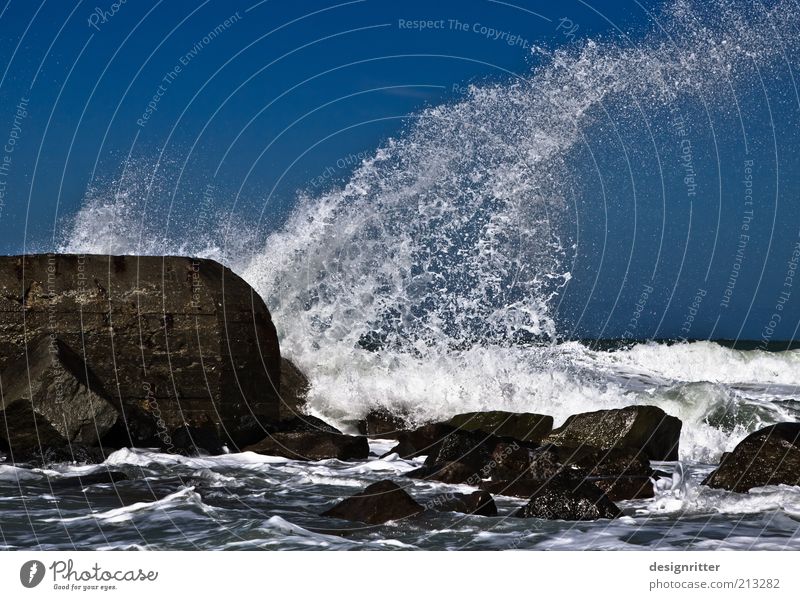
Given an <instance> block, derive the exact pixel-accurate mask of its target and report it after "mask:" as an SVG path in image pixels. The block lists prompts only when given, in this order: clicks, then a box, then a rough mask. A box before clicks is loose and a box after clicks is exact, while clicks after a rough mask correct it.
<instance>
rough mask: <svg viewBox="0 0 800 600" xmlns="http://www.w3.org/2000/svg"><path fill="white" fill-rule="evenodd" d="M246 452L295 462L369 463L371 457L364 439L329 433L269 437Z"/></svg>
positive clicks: (309, 432) (307, 432)
mask: <svg viewBox="0 0 800 600" xmlns="http://www.w3.org/2000/svg"><path fill="white" fill-rule="evenodd" d="M244 450H245V452H257V453H259V454H267V455H270V456H283V457H286V458H291V459H293V460H324V459H328V458H338V459H339V460H366V458H367V457H368V456H369V443H368V442H367V438H365V437H363V436H354V435H342V434H340V433H329V432H327V431H294V432H284V433H274V434H272V435H268V436H267V437H266V438H264V439H263V440H261V441H260V442H258V443H256V444H252V445H250V446H246V447H245V448H244Z"/></svg>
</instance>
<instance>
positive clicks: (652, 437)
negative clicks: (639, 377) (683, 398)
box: [543, 406, 681, 460]
mask: <svg viewBox="0 0 800 600" xmlns="http://www.w3.org/2000/svg"><path fill="white" fill-rule="evenodd" d="M680 433H681V421H680V420H679V419H677V418H675V417H671V416H669V415H667V414H666V413H665V412H664V411H663V410H661V409H660V408H658V407H656V406H629V407H626V408H620V409H612V410H598V411H595V412H590V413H581V414H577V415H572V416H571V417H569V418H568V419H567V420H566V422H565V423H564V425H562V426H561V427H559V428H558V429H556V430H554V431H553V432H552V433H551V434H550V435H549V436H547V437H546V438H545V439H544V440H543V442H544V443H551V444H554V445H556V446H562V447H568V448H579V447H581V446H584V445H586V446H592V447H594V448H602V449H610V448H629V449H633V450H640V451H642V452H643V453H644V455H645V456H646V457H647V458H649V459H650V460H678V440H679V438H680Z"/></svg>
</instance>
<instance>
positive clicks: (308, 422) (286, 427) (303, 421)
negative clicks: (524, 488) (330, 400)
mask: <svg viewBox="0 0 800 600" xmlns="http://www.w3.org/2000/svg"><path fill="white" fill-rule="evenodd" d="M266 429H267V431H268V432H269V433H290V432H296V431H321V432H326V433H338V434H341V433H342V432H341V431H339V430H338V429H336V427H334V426H333V425H329V424H328V423H326V422H325V421H323V420H322V419H318V418H317V417H312V416H311V415H298V416H296V417H291V418H288V419H282V420H281V421H279V422H278V423H275V424H274V425H272V426H268V427H267V428H266Z"/></svg>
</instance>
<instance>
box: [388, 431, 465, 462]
mask: <svg viewBox="0 0 800 600" xmlns="http://www.w3.org/2000/svg"><path fill="white" fill-rule="evenodd" d="M454 431H455V429H454V428H453V426H452V425H447V424H446V423H429V424H428V425H423V426H422V427H418V428H417V429H413V430H411V431H401V432H400V433H399V434H398V436H397V442H398V443H397V446H395V447H394V448H392V449H391V450H389V452H388V453H387V454H392V453H397V454H399V455H400V458H416V457H417V456H430V455H431V454H433V453H435V452H438V449H439V445H440V444H441V442H442V440H443V439H444V438H445V437H447V436H448V435H449V434H451V433H453V432H454Z"/></svg>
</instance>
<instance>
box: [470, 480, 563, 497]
mask: <svg viewBox="0 0 800 600" xmlns="http://www.w3.org/2000/svg"><path fill="white" fill-rule="evenodd" d="M548 481H549V479H511V480H505V481H504V480H497V481H481V482H480V483H479V484H478V486H479V487H480V488H481V489H482V490H484V491H486V492H489V493H491V494H495V495H499V496H515V497H517V498H530V497H531V496H533V495H535V494H537V493H538V492H539V491H541V490H542V488H543V487H544V485H546V483H547V482H548Z"/></svg>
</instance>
